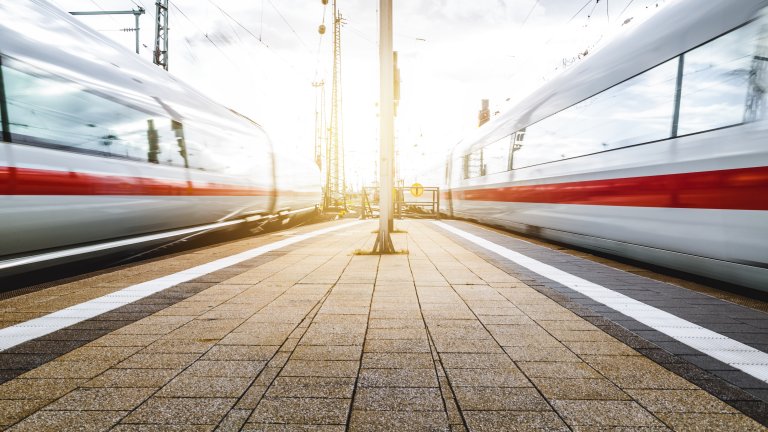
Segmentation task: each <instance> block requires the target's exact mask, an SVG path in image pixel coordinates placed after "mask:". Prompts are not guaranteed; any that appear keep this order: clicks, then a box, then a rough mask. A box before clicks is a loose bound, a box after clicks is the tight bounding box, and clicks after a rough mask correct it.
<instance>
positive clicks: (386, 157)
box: [373, 0, 395, 254]
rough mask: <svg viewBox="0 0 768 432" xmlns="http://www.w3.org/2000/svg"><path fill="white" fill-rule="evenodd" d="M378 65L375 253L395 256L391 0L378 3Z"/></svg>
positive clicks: (393, 90) (393, 89)
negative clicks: (376, 227) (378, 158)
mask: <svg viewBox="0 0 768 432" xmlns="http://www.w3.org/2000/svg"><path fill="white" fill-rule="evenodd" d="M379 31H380V33H379V62H380V69H379V70H380V80H381V87H380V89H381V101H380V103H379V110H380V111H379V120H380V122H381V123H380V128H379V129H380V145H381V148H380V152H379V153H380V157H381V159H380V165H379V176H380V182H379V185H380V190H379V198H380V201H379V235H378V236H377V237H376V243H375V244H374V246H373V252H374V253H381V254H388V253H394V251H395V248H394V245H393V244H392V238H391V237H390V232H389V231H390V230H389V227H390V226H391V224H392V216H393V215H392V189H393V186H394V185H393V182H392V171H393V167H394V165H393V163H392V162H393V159H394V135H395V118H394V117H395V113H394V110H395V102H394V98H395V88H394V73H395V71H394V53H393V51H392V0H379Z"/></svg>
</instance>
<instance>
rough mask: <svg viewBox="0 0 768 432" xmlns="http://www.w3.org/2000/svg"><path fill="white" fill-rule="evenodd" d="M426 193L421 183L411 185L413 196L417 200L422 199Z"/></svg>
mask: <svg viewBox="0 0 768 432" xmlns="http://www.w3.org/2000/svg"><path fill="white" fill-rule="evenodd" d="M423 193H424V186H422V185H421V184H420V183H414V184H412V185H411V195H413V196H415V197H416V198H418V197H420V196H421V195H422V194H423Z"/></svg>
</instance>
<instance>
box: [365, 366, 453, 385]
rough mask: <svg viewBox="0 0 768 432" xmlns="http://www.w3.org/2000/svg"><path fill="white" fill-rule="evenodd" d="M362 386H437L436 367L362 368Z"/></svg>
mask: <svg viewBox="0 0 768 432" xmlns="http://www.w3.org/2000/svg"><path fill="white" fill-rule="evenodd" d="M358 385H359V386H360V387H437V385H438V384H437V377H436V376H435V371H434V369H361V370H360V375H359V378H358Z"/></svg>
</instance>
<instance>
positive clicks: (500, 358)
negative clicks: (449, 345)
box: [440, 353, 515, 369]
mask: <svg viewBox="0 0 768 432" xmlns="http://www.w3.org/2000/svg"><path fill="white" fill-rule="evenodd" d="M440 360H441V361H442V362H443V366H444V367H446V368H451V369H453V368H456V369H462V368H463V369H476V368H489V369H503V368H512V367H514V366H515V365H514V363H512V361H511V360H510V358H509V357H508V356H507V355H506V354H475V353H468V354H467V353H444V354H441V355H440Z"/></svg>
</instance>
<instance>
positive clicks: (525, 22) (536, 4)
mask: <svg viewBox="0 0 768 432" xmlns="http://www.w3.org/2000/svg"><path fill="white" fill-rule="evenodd" d="M538 5H539V0H536V1H535V2H533V7H531V10H530V11H528V15H526V16H525V19H524V20H523V24H522V25H521V26H520V28H523V27H525V24H527V23H528V18H530V17H531V14H533V11H534V10H536V6H538Z"/></svg>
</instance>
